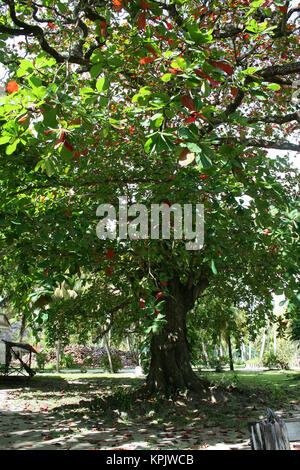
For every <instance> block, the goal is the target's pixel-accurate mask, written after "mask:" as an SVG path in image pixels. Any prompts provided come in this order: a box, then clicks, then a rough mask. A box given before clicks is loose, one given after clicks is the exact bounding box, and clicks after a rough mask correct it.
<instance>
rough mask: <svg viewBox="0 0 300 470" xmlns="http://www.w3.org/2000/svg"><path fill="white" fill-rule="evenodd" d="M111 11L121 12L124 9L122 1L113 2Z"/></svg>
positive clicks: (115, 0)
mask: <svg viewBox="0 0 300 470" xmlns="http://www.w3.org/2000/svg"><path fill="white" fill-rule="evenodd" d="M113 4H114V6H113V9H114V10H116V11H120V10H122V8H124V5H123V1H122V0H113Z"/></svg>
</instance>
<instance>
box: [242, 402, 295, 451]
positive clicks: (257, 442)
mask: <svg viewBox="0 0 300 470" xmlns="http://www.w3.org/2000/svg"><path fill="white" fill-rule="evenodd" d="M249 430H250V441H251V449H252V450H291V443H300V418H291V419H285V420H283V419H281V418H280V417H279V416H277V415H276V414H275V413H274V412H273V411H272V410H270V409H267V418H266V419H264V420H262V421H254V422H250V423H249ZM294 447H296V446H295V445H294Z"/></svg>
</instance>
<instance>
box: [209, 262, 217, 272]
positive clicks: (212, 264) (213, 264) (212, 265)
mask: <svg viewBox="0 0 300 470" xmlns="http://www.w3.org/2000/svg"><path fill="white" fill-rule="evenodd" d="M210 267H211V270H212V272H213V274H218V271H217V269H216V265H215V262H214V260H213V259H212V260H211V265H210Z"/></svg>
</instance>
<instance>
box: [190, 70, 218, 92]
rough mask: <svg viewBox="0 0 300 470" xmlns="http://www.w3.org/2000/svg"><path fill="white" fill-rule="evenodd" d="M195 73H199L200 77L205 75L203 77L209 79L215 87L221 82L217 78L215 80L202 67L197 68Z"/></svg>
mask: <svg viewBox="0 0 300 470" xmlns="http://www.w3.org/2000/svg"><path fill="white" fill-rule="evenodd" d="M195 73H196V75H198V77H203V78H206V80H208V81H209V83H210V84H211V86H212V87H213V88H216V87H217V86H218V85H219V82H217V81H216V80H214V79H213V78H211V77H210V76H209V75H207V74H206V73H204V72H202V70H200V69H195Z"/></svg>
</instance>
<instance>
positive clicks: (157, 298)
mask: <svg viewBox="0 0 300 470" xmlns="http://www.w3.org/2000/svg"><path fill="white" fill-rule="evenodd" d="M297 12H299V8H298V7H293V6H292V3H291V2H289V1H286V2H281V1H274V2H272V1H269V0H266V1H263V0H258V1H253V2H249V1H248V0H240V1H238V2H232V1H231V0H229V1H216V0H214V1H212V0H209V1H204V2H201V5H200V6H199V4H197V3H196V2H194V1H192V0H187V1H181V0H173V1H155V0H153V1H147V0H132V1H126V0H112V1H110V0H109V1H104V0H103V1H101V0H99V1H96V0H94V1H93V0H89V1H81V0H78V1H75V0H74V1H72V2H70V1H68V2H65V1H59V0H57V1H55V2H54V1H52V0H41V1H40V2H39V3H36V2H35V1H33V0H30V1H29V2H23V1H17V0H4V1H2V3H1V7H0V16H1V22H0V32H1V33H2V39H1V43H0V44H1V45H2V47H1V51H0V60H1V63H2V64H4V65H5V67H6V70H7V74H8V81H7V83H6V96H4V97H2V98H1V103H2V106H1V109H0V120H1V127H2V134H1V137H0V152H1V163H2V164H1V169H0V181H1V182H0V184H1V196H0V210H1V214H0V215H1V218H0V224H1V225H0V228H1V241H0V249H1V254H2V260H3V262H2V264H1V268H0V269H1V281H2V282H1V283H2V290H3V292H5V293H9V295H11V296H12V298H13V304H14V306H15V307H16V308H18V309H19V310H20V311H23V312H24V313H25V314H26V316H27V318H28V320H29V321H31V322H35V323H36V322H39V323H40V325H41V326H42V325H46V327H47V328H48V329H49V330H51V328H52V326H53V325H54V324H56V323H59V324H60V326H61V325H65V328H68V326H69V325H71V324H72V323H76V322H81V323H82V324H84V325H86V327H87V328H88V325H89V324H90V323H89V322H90V321H92V322H93V321H95V322H99V323H101V324H102V325H103V324H104V325H105V324H111V323H113V324H114V325H118V324H119V325H120V328H123V329H124V334H127V333H128V329H129V328H130V327H131V326H130V325H132V324H134V325H136V328H137V329H138V330H142V331H143V334H144V335H146V336H147V337H148V338H149V340H150V355H151V362H150V368H149V374H148V378H147V385H148V387H149V389H150V390H152V391H157V390H162V391H170V390H178V389H182V388H189V389H197V390H199V388H201V386H202V385H201V383H200V382H199V379H198V378H197V376H196V375H195V374H194V372H193V371H192V368H191V366H190V353H189V347H188V343H187V334H186V333H187V331H186V330H187V327H186V318H187V315H188V312H189V311H190V310H191V309H193V307H194V305H195V302H196V300H197V299H198V298H199V296H201V295H204V292H205V290H207V288H208V287H209V292H210V295H211V296H212V298H213V297H214V296H215V293H217V294H218V296H219V297H220V298H223V294H224V295H226V296H230V297H231V299H232V304H234V302H235V300H236V299H239V302H243V303H244V308H245V309H247V311H248V312H249V318H248V324H249V325H250V326H251V325H253V324H256V325H258V326H259V325H260V324H261V323H263V322H264V321H265V312H266V311H270V305H271V300H272V296H271V293H272V292H275V293H278V292H284V294H285V296H286V297H287V298H290V297H292V296H293V295H295V289H296V285H295V277H296V273H297V259H296V256H295V253H294V247H295V244H296V240H297V238H296V237H297V235H296V219H297V213H296V212H295V204H296V203H295V198H296V171H295V170H294V169H293V168H292V167H291V164H290V163H289V160H288V157H287V156H285V157H279V156H276V157H275V158H274V157H272V156H270V155H269V154H268V150H270V149H273V150H274V151H276V150H284V151H297V150H299V147H298V145H297V144H295V143H293V140H292V137H293V135H294V134H295V130H296V127H297V125H298V123H299V119H300V118H299V114H298V112H297V109H296V103H295V96H294V95H295V94H296V93H295V88H294V83H295V82H296V80H297V79H298V78H299V72H300V63H299V62H298V61H297V56H298V51H299V37H298V35H297V29H296V25H295V21H296V16H297ZM12 39H13V41H12ZM121 196H126V197H127V198H128V202H129V204H131V203H132V202H138V203H142V204H144V205H145V206H146V207H147V208H148V209H150V205H151V203H158V204H165V206H167V207H168V206H170V205H172V204H173V203H177V204H180V205H181V206H182V205H183V204H197V203H198V204H199V203H200V204H203V205H204V210H205V244H204V247H203V249H201V250H196V251H188V250H186V247H185V242H184V241H182V240H180V239H179V240H177V239H172V238H171V240H164V241H162V240H153V239H151V237H150V232H149V237H148V238H146V239H144V240H133V239H130V237H128V238H127V239H125V240H123V241H122V243H119V242H118V241H117V240H113V239H109V240H105V241H103V240H99V239H98V238H97V236H96V225H97V223H98V221H99V219H98V218H97V217H96V209H97V207H98V205H99V204H101V203H111V204H115V206H116V209H118V198H119V197H121ZM130 220H131V221H132V219H130ZM171 233H172V230H171ZM11 279H13V280H14V283H13V286H14V288H13V289H12V287H11V286H12V282H11ZM74 279H75V280H81V281H83V283H84V290H83V291H81V292H80V293H79V294H78V296H77V297H76V299H66V300H67V301H64V302H58V303H57V304H56V305H54V303H53V302H52V300H51V299H52V296H53V294H54V291H55V290H56V289H57V288H60V289H61V286H62V284H63V283H66V284H68V283H69V284H72V283H73V282H74ZM47 305H48V306H49V308H48V310H45V306H47ZM76 306H77V307H78V309H77V307H76ZM254 307H255V308H254ZM37 308H39V313H37V311H36V310H37Z"/></svg>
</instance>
